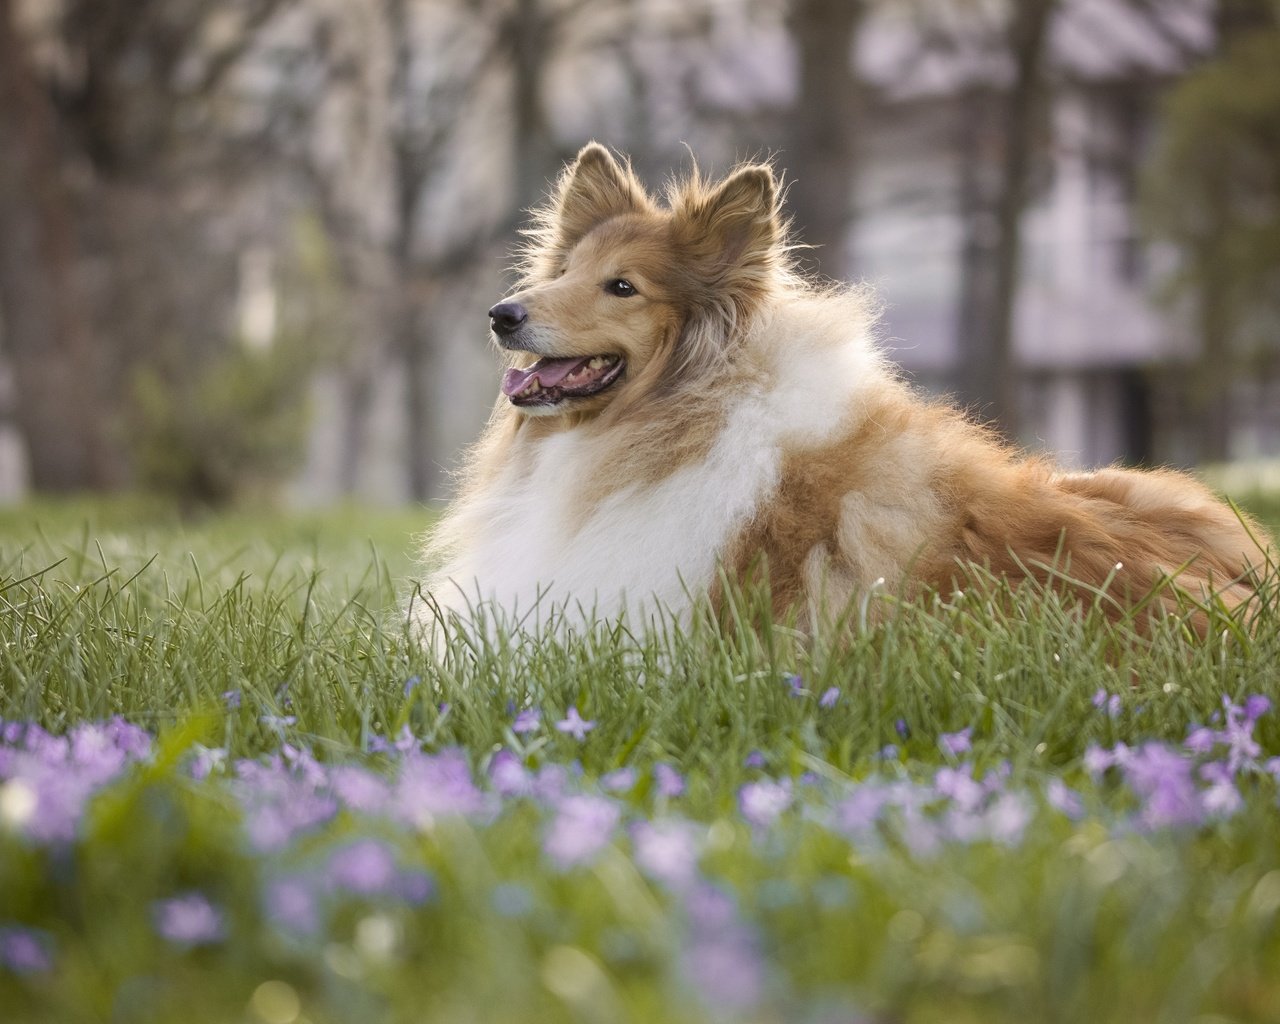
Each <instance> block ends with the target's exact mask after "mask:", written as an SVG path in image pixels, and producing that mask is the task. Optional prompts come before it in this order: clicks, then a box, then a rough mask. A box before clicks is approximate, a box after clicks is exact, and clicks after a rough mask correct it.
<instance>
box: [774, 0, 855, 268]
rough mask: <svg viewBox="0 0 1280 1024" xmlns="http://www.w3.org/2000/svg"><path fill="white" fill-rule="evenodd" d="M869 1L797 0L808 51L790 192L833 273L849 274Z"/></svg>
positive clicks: (814, 254) (794, 28) (803, 232)
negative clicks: (860, 60) (862, 37)
mask: <svg viewBox="0 0 1280 1024" xmlns="http://www.w3.org/2000/svg"><path fill="white" fill-rule="evenodd" d="M863 13H864V4H863V3H862V2H861V0H795V2H794V3H793V4H792V7H791V32H792V36H793V37H794V39H795V41H796V47H797V49H798V50H799V53H800V83H799V94H798V95H797V97H796V104H795V109H794V110H793V111H792V116H791V132H790V136H791V138H790V151H789V153H788V157H787V161H788V165H789V167H790V169H791V171H792V173H793V174H794V175H795V182H794V184H793V185H792V187H791V190H790V193H789V199H790V202H791V207H792V210H793V212H794V215H795V227H796V233H797V236H798V238H799V240H800V241H801V242H803V243H805V244H806V245H810V246H813V247H814V248H813V249H812V250H810V251H808V252H806V255H805V262H806V263H809V264H810V265H814V266H816V268H817V269H818V270H820V271H821V272H822V273H823V274H825V275H826V276H828V277H831V278H837V279H838V278H841V277H843V276H845V275H846V274H848V272H849V270H850V268H849V267H848V266H847V252H846V249H847V246H846V242H847V239H848V234H849V226H850V222H851V220H852V214H853V209H852V207H853V203H852V197H853V188H854V173H855V162H856V140H857V130H858V122H859V120H860V114H861V113H862V92H861V89H860V85H859V81H858V77H857V74H856V73H855V71H854V68H853V63H852V49H853V44H854V39H855V38H856V35H857V32H858V27H859V25H860V23H861V20H862V16H863Z"/></svg>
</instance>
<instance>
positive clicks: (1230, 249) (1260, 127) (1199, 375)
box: [1143, 0, 1280, 461]
mask: <svg viewBox="0 0 1280 1024" xmlns="http://www.w3.org/2000/svg"><path fill="white" fill-rule="evenodd" d="M1219 19H1220V28H1221V32H1222V46H1221V52H1220V54H1219V56H1218V57H1217V58H1216V59H1214V60H1212V61H1210V62H1208V63H1206V64H1204V65H1203V66H1202V67H1200V68H1199V69H1198V70H1196V71H1195V72H1193V73H1192V74H1191V75H1190V76H1188V77H1187V78H1186V79H1185V80H1183V81H1182V82H1181V83H1180V84H1179V85H1178V86H1177V87H1176V88H1175V89H1174V91H1173V92H1172V94H1171V95H1170V96H1169V99H1168V103H1167V106H1166V111H1165V113H1166V120H1165V129H1164V135H1163V139H1162V141H1161V144H1160V146H1159V148H1158V150H1157V152H1156V154H1155V155H1154V157H1153V160H1152V163H1151V165H1150V167H1149V168H1148V173H1147V175H1146V177H1145V180H1144V183H1143V186H1144V194H1143V208H1144V214H1145V219H1146V223H1147V226H1148V229H1149V231H1150V233H1151V235H1152V236H1153V237H1154V238H1156V239H1159V240H1162V241H1165V242H1169V243H1172V245H1173V246H1174V247H1176V250H1177V252H1178V253H1179V256H1180V260H1179V266H1178V270H1177V272H1176V273H1175V275H1174V276H1173V277H1172V279H1171V280H1170V281H1169V282H1167V284H1168V289H1167V295H1168V297H1169V298H1170V299H1171V300H1172V301H1175V302H1189V303H1190V306H1191V308H1192V309H1194V310H1195V324H1196V332H1195V333H1196V334H1197V335H1198V341H1199V354H1198V357H1197V359H1196V360H1195V362H1194V364H1193V365H1192V366H1190V367H1189V368H1188V372H1187V376H1186V382H1185V388H1186V391H1187V393H1188V396H1189V398H1190V399H1191V406H1192V409H1193V410H1194V411H1195V413H1196V415H1197V418H1198V420H1199V423H1198V429H1197V431H1196V437H1197V440H1198V442H1199V447H1200V450H1199V452H1198V457H1199V459H1200V460H1202V461H1222V460H1225V459H1227V458H1229V457H1230V455H1231V445H1230V441H1231V409H1232V405H1233V402H1232V397H1231V388H1232V384H1233V382H1234V381H1235V380H1236V379H1237V378H1238V377H1239V375H1240V374H1241V373H1243V372H1249V373H1251V374H1254V375H1260V376H1266V377H1270V378H1272V379H1274V377H1275V375H1276V374H1277V371H1278V370H1280V4H1277V3H1275V2H1273V0H1239V2H1228V3H1224V4H1223V5H1221V7H1220V10H1219Z"/></svg>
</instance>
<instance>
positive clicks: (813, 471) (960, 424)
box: [417, 143, 1274, 631]
mask: <svg viewBox="0 0 1280 1024" xmlns="http://www.w3.org/2000/svg"><path fill="white" fill-rule="evenodd" d="M781 201H782V197H781V193H780V187H779V183H778V180H777V178H776V177H775V174H774V172H773V170H772V168H771V167H770V166H768V165H764V164H758V163H757V164H748V165H744V166H740V167H738V168H737V169H736V170H734V171H733V172H732V173H730V174H729V175H728V176H727V177H725V178H724V179H722V180H719V181H710V180H707V179H706V178H704V177H703V176H702V175H701V174H700V173H699V172H697V171H696V170H695V171H694V172H693V174H692V175H691V176H689V177H688V178H685V179H683V180H677V181H673V182H672V183H671V184H669V185H668V187H667V190H666V195H665V197H664V198H663V199H662V200H659V199H656V198H654V197H653V196H651V195H650V194H649V193H648V192H647V191H646V190H645V189H644V188H643V187H642V185H641V184H640V182H639V181H638V180H637V179H636V177H635V175H634V174H633V173H632V170H631V168H630V165H629V163H627V162H625V161H619V160H618V159H615V158H614V156H613V155H611V154H610V152H609V151H608V150H607V149H605V148H604V147H602V146H600V145H597V144H595V143H592V144H590V145H588V146H586V147H585V148H584V149H582V151H581V152H580V153H579V154H578V156H577V158H576V160H574V161H573V163H572V164H571V165H569V166H568V167H567V169H566V170H565V171H564V173H563V174H562V175H561V177H560V179H559V181H558V183H557V185H556V186H555V189H554V191H553V193H552V196H551V198H550V200H549V202H548V204H547V205H546V206H545V207H544V208H542V209H540V210H538V211H535V212H534V223H533V226H532V228H530V229H529V230H528V232H527V235H528V244H527V246H526V249H525V251H524V253H523V260H522V263H521V266H520V279H519V284H518V288H517V290H516V291H515V292H514V293H513V294H510V295H509V296H507V297H506V298H505V299H503V300H502V301H501V302H499V303H497V304H496V305H495V306H493V307H492V308H491V309H490V310H489V318H490V324H491V329H492V337H493V340H494V341H495V342H496V343H497V345H498V347H499V348H500V349H501V350H502V352H503V354H504V356H505V363H506V365H505V372H504V373H503V375H502V381H501V395H500V397H499V399H498V403H497V406H496V408H495V409H494V412H493V415H492V417H491V419H490V421H489V423H488V426H487V428H486V429H485V431H484V434H483V436H482V438H481V439H480V441H479V443H478V445H477V446H476V447H475V449H474V450H473V452H472V453H471V456H470V459H469V461H468V464H467V466H466V468H465V471H464V473H463V483H462V487H461V490H460V494H459V496H458V497H457V499H456V500H455V501H454V503H453V504H452V506H451V507H450V508H449V509H448V510H447V511H446V513H445V514H444V517H443V519H442V521H441V522H440V524H439V525H438V528H437V529H436V530H435V532H434V534H433V535H432V536H431V537H430V539H429V541H428V546H427V557H428V558H429V559H430V560H431V561H432V563H433V564H434V566H435V568H434V571H433V572H432V575H431V576H430V577H429V578H428V583H427V591H428V593H429V596H430V602H429V604H430V605H431V607H430V608H429V609H427V608H425V607H420V609H419V611H418V613H417V614H418V617H419V620H420V621H425V620H426V619H427V618H429V617H432V616H433V615H436V614H438V613H441V612H443V613H444V614H446V615H452V614H454V613H457V614H459V615H462V616H467V615H471V614H474V613H475V612H476V610H477V606H484V607H486V608H489V609H498V610H501V612H502V614H503V615H504V616H507V617H514V619H515V620H518V621H520V622H522V623H524V624H526V625H527V624H529V623H530V621H531V620H530V619H529V618H528V616H530V615H532V616H534V617H535V619H536V618H538V617H539V616H540V615H541V611H540V610H543V609H550V608H558V609H562V610H567V611H568V613H569V614H570V615H571V616H572V617H575V618H579V619H590V618H592V617H599V618H612V617H617V616H621V617H626V618H628V619H629V620H631V621H635V620H641V621H642V622H643V621H649V620H651V619H652V617H653V616H655V615H658V614H672V615H675V616H676V617H677V618H679V617H687V616H688V615H689V614H690V613H691V610H692V609H693V608H694V607H695V606H696V604H697V602H699V601H703V600H706V601H709V602H710V603H711V605H712V606H715V605H716V604H717V602H719V601H721V600H723V598H724V593H723V590H722V581H723V580H726V579H728V580H733V579H759V578H766V579H767V585H768V587H769V594H770V600H771V601H772V605H773V611H774V614H775V615H776V616H778V617H779V618H783V617H785V616H788V615H793V616H796V617H798V619H799V620H800V622H801V624H802V626H807V627H808V628H818V626H819V625H820V624H821V622H822V621H823V617H824V616H828V617H829V616H830V615H831V614H834V612H835V611H837V610H839V609H841V608H842V607H847V606H849V604H850V602H851V601H853V600H855V598H858V597H859V595H862V596H863V597H864V598H865V595H868V594H870V593H871V592H872V591H874V590H875V589H876V588H877V587H883V588H886V589H893V590H896V591H897V592H899V593H901V594H903V595H905V596H906V597H911V596H913V595H916V594H920V593H922V592H927V591H938V592H943V593H950V592H953V591H956V590H960V589H963V588H966V587H971V586H973V585H975V579H978V580H986V581H987V582H988V583H991V582H993V581H1000V580H1007V581H1009V582H1010V583H1012V584H1017V583H1019V582H1020V581H1023V580H1027V579H1034V580H1036V581H1039V582H1040V583H1042V584H1044V585H1046V586H1050V587H1060V588H1063V589H1065V590H1069V591H1073V592H1075V593H1077V594H1078V595H1080V596H1081V597H1083V598H1085V599H1087V600H1091V601H1098V600H1101V601H1102V602H1103V604H1104V605H1105V607H1106V608H1107V609H1108V614H1110V615H1111V616H1112V617H1113V618H1116V619H1119V618H1123V617H1125V616H1126V615H1128V616H1132V615H1134V614H1135V612H1134V609H1136V608H1140V607H1141V608H1144V609H1145V611H1144V612H1142V614H1143V615H1146V616H1150V615H1154V614H1159V613H1160V612H1161V611H1169V610H1174V609H1177V608H1179V607H1182V608H1183V609H1184V611H1185V601H1183V602H1182V603H1181V604H1180V600H1181V599H1182V598H1185V597H1186V596H1188V595H1189V596H1190V597H1191V598H1192V599H1193V600H1192V602H1191V604H1192V608H1191V611H1190V612H1189V614H1188V619H1189V621H1191V622H1192V624H1193V625H1194V626H1195V627H1196V628H1198V629H1200V630H1201V631H1203V630H1204V628H1205V626H1206V622H1207V617H1206V612H1205V606H1204V604H1203V602H1204V601H1205V600H1206V599H1208V598H1209V597H1210V596H1212V595H1216V600H1218V601H1220V602H1222V603H1224V604H1225V605H1226V606H1227V607H1229V608H1234V607H1237V606H1240V605H1241V604H1243V603H1245V602H1247V601H1249V600H1250V598H1252V597H1253V596H1254V594H1255V591H1256V589H1257V587H1258V586H1259V580H1260V578H1261V577H1262V576H1263V575H1264V573H1265V571H1266V570H1267V568H1268V566H1269V565H1272V564H1274V562H1273V557H1274V556H1273V555H1272V553H1271V551H1270V549H1269V547H1268V544H1267V542H1266V541H1265V540H1264V535H1263V533H1262V531H1261V530H1260V528H1259V527H1258V526H1257V524H1255V523H1253V522H1251V521H1250V520H1249V519H1248V518H1247V517H1246V516H1244V515H1242V514H1240V513H1238V512H1237V511H1236V510H1234V509H1233V508H1231V507H1228V506H1227V505H1226V504H1224V503H1223V502H1221V501H1219V500H1218V499H1217V498H1216V497H1215V496H1214V495H1213V494H1212V493H1211V492H1210V491H1208V490H1207V489H1206V488H1205V487H1203V486H1202V485H1200V484H1199V483H1197V482H1196V481H1194V480H1193V479H1191V478H1190V477H1188V476H1186V475H1183V474H1181V473H1177V472H1173V471H1168V470H1156V471H1133V470H1126V469H1120V468H1110V469H1103V470H1100V471H1097V472H1092V473H1074V472H1062V471H1059V470H1058V469H1056V468H1055V467H1054V466H1053V465H1052V464H1051V463H1049V462H1048V461H1046V460H1044V459H1041V458H1033V457H1026V456H1023V455H1021V454H1020V453H1018V452H1017V451H1015V450H1013V449H1011V448H1010V447H1009V446H1007V445H1005V444H1004V443H1002V442H1001V441H1000V440H998V438H997V437H996V435H995V434H994V433H993V432H992V431H991V430H990V429H988V428H986V427H983V426H981V425H978V424H975V423H973V422H971V421H970V420H969V419H967V418H966V417H965V416H964V415H963V414H962V413H961V412H960V411H958V410H956V409H954V408H951V407H948V406H946V405H944V404H940V403H939V402H937V401H934V400H930V399H926V398H924V397H922V396H920V395H919V394H917V393H916V392H915V391H914V390H913V389H912V388H911V387H910V386H909V385H908V384H907V383H905V382H904V381H903V380H901V379H900V378H899V376H898V375H897V374H896V372H895V371H894V369H892V368H891V366H890V365H889V363H888V362H887V360H886V357H885V356H884V355H883V353H882V352H881V351H880V350H879V349H878V347H877V345H876V344H875V341H874V331H875V325H876V318H877V310H876V304H875V301H874V298H873V296H872V295H871V294H870V293H869V291H868V290H867V289H865V288H861V287H855V288H849V287H837V286H834V285H829V284H819V283H815V282H813V281H810V280H808V279H806V278H805V277H804V276H803V275H802V274H800V273H799V272H798V271H797V270H796V268H795V260H794V258H793V254H794V252H795V247H794V246H792V245H791V243H790V242H789V240H788V232H787V225H786V223H785V221H784V218H783V214H782V209H781ZM1153 595H1154V596H1153ZM541 620H542V621H544V622H545V621H546V616H545V615H541Z"/></svg>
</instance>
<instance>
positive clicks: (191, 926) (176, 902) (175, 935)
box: [151, 892, 226, 949]
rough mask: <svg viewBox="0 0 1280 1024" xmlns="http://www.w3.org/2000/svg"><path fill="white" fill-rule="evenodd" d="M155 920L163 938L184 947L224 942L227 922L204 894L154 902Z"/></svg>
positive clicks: (153, 918)
mask: <svg viewBox="0 0 1280 1024" xmlns="http://www.w3.org/2000/svg"><path fill="white" fill-rule="evenodd" d="M151 912H152V920H153V921H154V923H155V928H156V931H157V932H158V933H159V934H160V936H161V938H163V939H165V940H167V941H168V942H171V943H172V944H173V945H175V946H180V947H182V948H183V949H190V948H192V947H195V946H204V945H208V944H209V943H213V942H218V941H220V940H221V939H222V938H223V936H224V935H225V933H226V923H225V922H224V920H223V916H222V912H221V911H220V910H218V908H217V907H215V906H214V905H213V904H212V903H210V902H209V900H208V898H207V897H206V896H205V895H204V894H203V893H198V892H190V893H185V894H183V895H181V896H175V897H174V898H173V899H168V900H161V901H160V902H158V903H155V904H153V905H152V908H151Z"/></svg>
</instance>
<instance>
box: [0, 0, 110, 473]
mask: <svg viewBox="0 0 1280 1024" xmlns="http://www.w3.org/2000/svg"><path fill="white" fill-rule="evenodd" d="M0 154H3V158H2V159H0V315H2V316H3V328H4V333H3V342H4V348H5V351H6V353H7V354H8V357H9V359H10V363H11V366H12V369H13V374H14V377H15V380H16V383H17V389H16V390H17V408H16V419H17V422H18V426H19V429H20V430H21V432H22V434H23V437H24V440H25V441H26V445H27V454H28V459H29V463H30V468H31V478H32V480H31V482H32V484H33V486H34V487H35V488H36V489H37V490H41V491H64V492H65V491H73V490H80V489H86V488H93V487H102V486H105V485H107V484H109V483H111V482H113V481H112V479H111V478H112V476H113V473H112V465H111V463H110V461H109V458H108V451H109V449H108V446H107V440H106V436H105V435H106V430H105V428H106V424H104V423H103V417H102V415H101V408H102V399H101V396H100V395H99V394H98V393H97V387H96V381H97V379H98V375H97V372H96V369H95V358H94V356H95V353H94V346H93V339H92V337H91V335H90V332H89V326H88V322H87V320H86V318H85V316H84V313H83V307H82V300H81V296H80V294H79V289H78V287H77V280H76V278H77V266H78V245H77V240H76V232H75V224H74V215H73V211H72V197H71V196H70V195H69V194H68V191H67V189H66V187H65V185H64V184H63V179H62V169H61V161H60V159H59V153H58V139H57V129H56V120H55V114H54V111H53V109H52V106H51V104H50V101H49V98H48V96H47V94H46V93H45V92H44V90H43V88H42V87H41V85H40V83H39V81H38V80H37V78H36V75H35V72H34V70H33V69H32V67H31V64H30V62H29V60H28V59H27V54H26V52H25V47H24V43H23V41H22V39H21V38H20V37H19V35H18V32H17V29H16V27H15V25H14V19H13V0H0Z"/></svg>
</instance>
